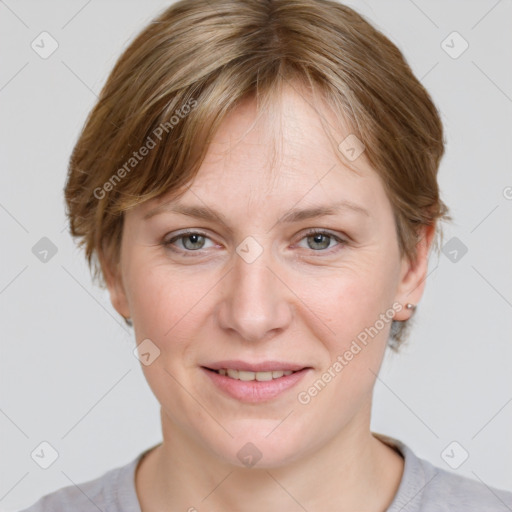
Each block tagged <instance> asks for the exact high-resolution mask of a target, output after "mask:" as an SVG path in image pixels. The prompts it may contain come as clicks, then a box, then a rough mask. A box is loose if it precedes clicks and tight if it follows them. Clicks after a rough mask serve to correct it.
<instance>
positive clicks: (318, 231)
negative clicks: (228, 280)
mask: <svg viewBox="0 0 512 512" xmlns="http://www.w3.org/2000/svg"><path fill="white" fill-rule="evenodd" d="M187 235H200V236H203V237H205V238H207V239H209V240H211V237H210V236H209V234H208V233H207V232H205V231H203V230H201V229H200V228H197V229H192V228H188V229H185V230H183V231H178V232H176V233H174V234H173V236H172V237H170V238H168V239H165V238H164V241H163V242H162V243H163V245H164V246H165V247H168V248H171V250H173V251H175V252H177V253H180V254H194V253H198V254H201V253H202V252H204V251H205V250H206V249H197V250H195V251H193V250H184V249H176V248H174V247H173V243H174V242H175V241H176V240H179V239H181V238H183V237H185V236H187ZM313 235H327V236H329V237H331V238H334V239H335V240H336V241H337V242H338V244H337V245H336V246H334V247H331V248H330V249H325V250H319V251H314V250H312V249H311V250H310V251H309V252H311V253H315V252H316V253H318V254H319V255H322V254H331V253H332V252H335V251H337V250H338V249H339V247H340V246H341V247H343V246H345V245H346V244H347V243H348V239H347V237H345V236H340V235H338V234H337V233H334V232H332V231H330V230H328V229H324V228H309V229H307V230H306V231H302V232H301V233H300V234H299V235H298V239H297V242H295V243H298V242H300V241H301V240H303V239H304V238H307V237H308V236H313ZM212 242H213V240H212Z"/></svg>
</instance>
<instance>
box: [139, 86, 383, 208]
mask: <svg viewBox="0 0 512 512" xmlns="http://www.w3.org/2000/svg"><path fill="white" fill-rule="evenodd" d="M318 99H319V98H318V97H317V98H315V99H313V98H312V97H311V96H310V95H308V94H307V93H306V92H305V91H303V90H297V89H295V88H293V87H286V88H284V89H283V92H282V94H280V95H279V97H278V99H277V100H276V101H274V102H272V106H271V108H269V109H267V110H264V111H258V109H257V105H256V101H255V100H254V99H253V98H248V99H246V100H244V101H243V102H241V103H240V104H239V105H238V106H237V107H236V108H235V109H234V110H233V111H231V112H230V113H229V114H228V115H227V116H226V117H225V118H224V120H223V122H222V123H221V125H220V127H219V129H218V130H217V132H216V134H215V136H214V138H213V140H212V142H211V143H210V145H209V147H208V149H207V153H206V156H205V159H204V161H203V163H202V165H201V167H200V169H199V171H198V173H197V175H196V176H195V178H194V180H193V181H192V182H191V183H189V184H188V185H187V187H186V189H185V191H184V193H182V194H181V195H180V196H179V198H180V202H193V203H194V204H197V202H198V200H199V201H202V202H203V203H205V204H206V205H208V206H216V207H217V206H218V207H220V208H224V209H226V208H228V207H229V205H231V204H234V203H244V204H247V205H252V206H253V207H257V208H269V207H270V206H271V205H272V203H274V202H275V203H276V204H278V206H291V205H294V204H296V203H298V202H301V205H307V204H308V203H310V204H315V205H318V204H322V203H327V202H329V203H332V202H336V201H339V200H340V199H346V200H352V201H354V202H359V203H362V204H366V206H367V207H368V208H374V209H375V208H376V207H379V206H383V207H385V206H386V204H385V203H386V201H387V198H386V197H385V193H384V189H383V187H382V184H381V182H380V178H379V176H378V174H377V173H376V172H375V171H374V170H373V169H372V168H371V166H370V165H369V163H368V161H367V159H366V157H365V155H364V152H363V153H362V154H361V156H359V158H357V160H356V161H352V162H349V161H347V160H346V159H344V157H343V155H342V154H341V153H340V151H339V149H338V147H337V145H338V144H339V143H340V142H341V141H343V140H344V139H345V138H346V137H347V136H350V135H351V133H350V128H349V127H347V126H346V125H344V124H342V123H340V120H339V119H337V118H336V116H335V114H334V113H333V112H332V111H330V109H329V108H328V107H327V106H326V105H325V103H323V102H321V101H318ZM349 166H350V167H349ZM169 197H171V196H169V195H164V196H163V197H162V198H161V199H159V200H156V201H153V202H151V204H150V205H146V208H145V211H147V210H148V209H149V208H151V207H154V206H155V205H158V204H159V203H164V202H166V201H168V200H169ZM173 197H177V196H176V195H175V194H173Z"/></svg>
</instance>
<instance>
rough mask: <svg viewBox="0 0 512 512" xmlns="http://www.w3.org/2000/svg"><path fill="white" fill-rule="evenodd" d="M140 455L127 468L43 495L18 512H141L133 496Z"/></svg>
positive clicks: (119, 468)
mask: <svg viewBox="0 0 512 512" xmlns="http://www.w3.org/2000/svg"><path fill="white" fill-rule="evenodd" d="M144 453H146V452H143V453H141V454H139V455H138V456H137V457H136V458H135V459H132V460H131V461H130V462H129V463H128V464H126V465H124V466H119V467H116V468H114V469H111V470H109V471H107V472H105V473H103V474H102V475H101V476H99V477H97V478H95V479H93V480H88V481H86V482H81V483H78V484H73V485H69V486H66V487H63V488H61V489H58V490H56V491H54V492H51V493H49V494H46V495H45V496H43V497H42V498H40V499H39V500H38V501H36V502H35V503H34V504H33V505H31V506H30V507H28V508H26V509H23V510H21V511H20V512H50V511H51V512H66V511H69V510H80V512H98V510H112V511H121V510H122V511H123V512H140V508H139V503H138V500H137V495H136V492H135V480H134V475H135V468H136V466H137V463H138V461H139V460H140V458H141V457H142V456H143V455H144Z"/></svg>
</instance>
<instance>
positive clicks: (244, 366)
mask: <svg viewBox="0 0 512 512" xmlns="http://www.w3.org/2000/svg"><path fill="white" fill-rule="evenodd" d="M202 366H203V367H204V368H210V369H211V370H220V369H221V368H229V369H231V370H244V371H246V372H272V371H277V370H283V371H288V370H291V371H292V372H296V371H299V370H302V369H304V368H311V367H310V366H306V365H303V364H297V363H290V362H286V361H262V362H260V363H248V362H247V361H241V360H240V359H230V360H227V361H216V362H214V363H208V364H204V365H202Z"/></svg>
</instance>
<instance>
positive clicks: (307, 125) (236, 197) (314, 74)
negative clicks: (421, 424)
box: [27, 0, 512, 512]
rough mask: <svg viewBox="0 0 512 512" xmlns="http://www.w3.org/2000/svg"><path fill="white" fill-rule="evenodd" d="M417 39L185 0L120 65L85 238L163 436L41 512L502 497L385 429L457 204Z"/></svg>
mask: <svg viewBox="0 0 512 512" xmlns="http://www.w3.org/2000/svg"><path fill="white" fill-rule="evenodd" d="M443 151H444V145H443V129H442V125H441V121H440V118H439V115H438V112H437V110H436V108H435V106H434V104H433V103H432V100H431V98H430V96H429V95H428V93H427V92H426V91H425V89H424V88H423V87H422V85H421V84H420V83H419V81H418V80H417V79H416V78H415V77H414V76H413V74H412V72H411V70H410V68H409V66H408V65H407V63H406V62H405V60H404V58H403V56H402V55H401V53H400V51H399V50H398V49H397V48H396V46H394V45H393V44H392V43H391V42H390V41H389V40H388V39H387V38H386V37H385V36H384V35H382V34H381V33H380V32H378V31H377V30H376V29H375V28H373V27H372V26H371V25H370V24H368V23H367V22H366V21H365V20H364V19H363V18H362V17H361V16H359V15H358V14H357V13H355V12H354V11H353V10H351V9H350V8H348V7H345V6H343V5H341V4H338V3H335V2H330V1H327V0H319V1H313V0H281V1H279V0H277V1H268V2H267V1H262V0H247V1H237V0H216V1H215V2H208V1H207V0H187V1H181V2H177V3H175V4H173V5H172V6H171V7H170V8H169V9H167V10H166V11H165V12H164V13H163V14H162V15H161V16H159V17H158V18H157V19H156V20H155V21H154V22H152V23H151V24H150V25H149V26H148V27H147V28H146V29H145V30H144V31H143V32H142V33H141V34H140V35H139V36H138V37H137V39H136V40H135V41H134V42H133V43H132V44H131V45H130V47H129V48H128V49H127V50H126V51H125V52H124V54H123V55H122V56H121V58H120V59H119V61H118V62H117V64H116V66H115V67H114V69H113V71H112V73H111V75H110V77H109V79H108V81H107V83H106V85H105V87H104V89H103V91H102V93H101V96H100V98H99V101H98V104H97V105H96V107H95V108H94V109H93V111H92V112H91V114H90V116H89V118H88V120H87V123H86V125H85V127H84V130H83V132H82V134H81V137H80V139H79V141H78V143H77V145H76V147H75V149H74V152H73V154H72V158H71V162H70V168H69V176H68V181H67V184H66V189H65V195H66V201H67V206H68V215H69V220H70V226H71V233H72V235H73V236H75V237H77V238H78V240H79V243H80V244H81V245H82V246H84V248H85V251H86V256H87V259H88V262H89V264H90V265H91V267H92V268H93V271H94V277H95V278H96V279H98V280H99V282H100V284H102V283H103V282H104V283H105V285H106V286H107V288H108V290H109V292H110V297H111V300H112V304H113V306H114V307H115V309H116V310H117V311H118V312H119V314H120V315H122V316H123V317H124V318H125V319H126V321H127V322H128V323H129V324H130V325H133V328H134V331H135V338H136V343H137V354H138V356H139V358H140V360H141V363H142V369H143V371H144V374H145V377H146V379H147V381H148V383H149V385H150V387H151V389H152V391H153V392H154V394H155V396H156V398H157V399H158V401H159V402H160V404H161V422H162V432H163V442H162V443H160V444H158V445H156V446H153V447H151V448H149V449H147V450H146V451H144V452H143V453H141V454H140V455H139V456H138V457H137V458H136V459H134V460H133V461H131V462H130V463H129V464H127V465H126V466H123V467H120V468H115V469H113V470H111V471H109V472H108V473H106V474H104V475H102V476H101V477H99V478H97V479H95V480H93V481H89V482H85V483H82V484H81V485H79V487H80V489H78V488H77V487H74V486H71V487H67V488H64V489H61V490H59V491H56V492H55V493H52V494H50V495H47V496H46V497H43V498H42V499H41V500H40V501H39V502H37V503H36V504H34V505H33V506H32V507H30V508H29V509H27V510H28V511H31V512H36V511H46V510H48V511H49V510H70V509H73V510H74V509H76V510H82V511H88V510H91V511H92V510H97V509H100V510H107V509H108V510H112V511H114V510H115V511H121V510H122V511H128V510H129V511H142V512H151V511H157V510H158V511H162V510H188V511H195V510H200V511H209V510H212V511H213V510H229V511H252V510H286V511H296V510H297V511H298V510H307V511H310V512H311V511H325V510H336V511H347V512H348V511H350V512H353V511H356V510H357V511H363V510H364V511H392V512H397V511H399V510H407V511H438V510H450V511H452V510H457V511H458V510H460V511H468V510H486V511H498V510H507V509H510V507H512V494H511V493H508V492H506V491H503V490H498V489H490V488H488V487H486V486H485V485H484V484H482V483H479V482H476V481H473V480H470V479H468V478H465V477H462V476H459V475H455V474H453V473H450V472H447V471H445V470H442V469H439V468H436V467H434V466H433V465H431V464H430V463H429V462H427V461H425V460H422V459H420V458H418V457H417V456H416V455H415V454H414V453H413V452H412V451H411V450H410V448H408V447H407V445H405V444H404V443H403V442H401V441H399V440H397V439H394V438H391V437H386V436H383V435H380V434H376V433H373V432H371V431H370V412H371V402H372V392H373V387H374V384H375V380H376V376H377V374H378V371H379V368H380V365H381V363H382V359H383V356H384V353H385V349H386V347H387V346H388V345H390V346H391V348H392V349H394V350H398V348H399V346H400V344H401V343H403V342H404V340H405V334H406V332H405V329H406V326H407V325H408V322H409V320H410V318H411V316H412V315H413V313H414V311H415V308H416V306H417V304H418V302H419V301H420V299H421V296H422V293H423V290H424V287H425V279H426V275H427V265H428V256H429V253H430V250H431V249H432V247H433V246H435V245H436V243H437V237H438V235H439V236H440V234H441V232H440V228H439V224H438V223H439V221H440V220H443V219H446V220H448V219H449V218H450V217H449V215H448V209H447V207H446V205H445V204H444V203H443V202H442V200H441V198H440V194H439V189H438V184H437V171H438V167H439V162H440V159H441V157H442V155H443Z"/></svg>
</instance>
